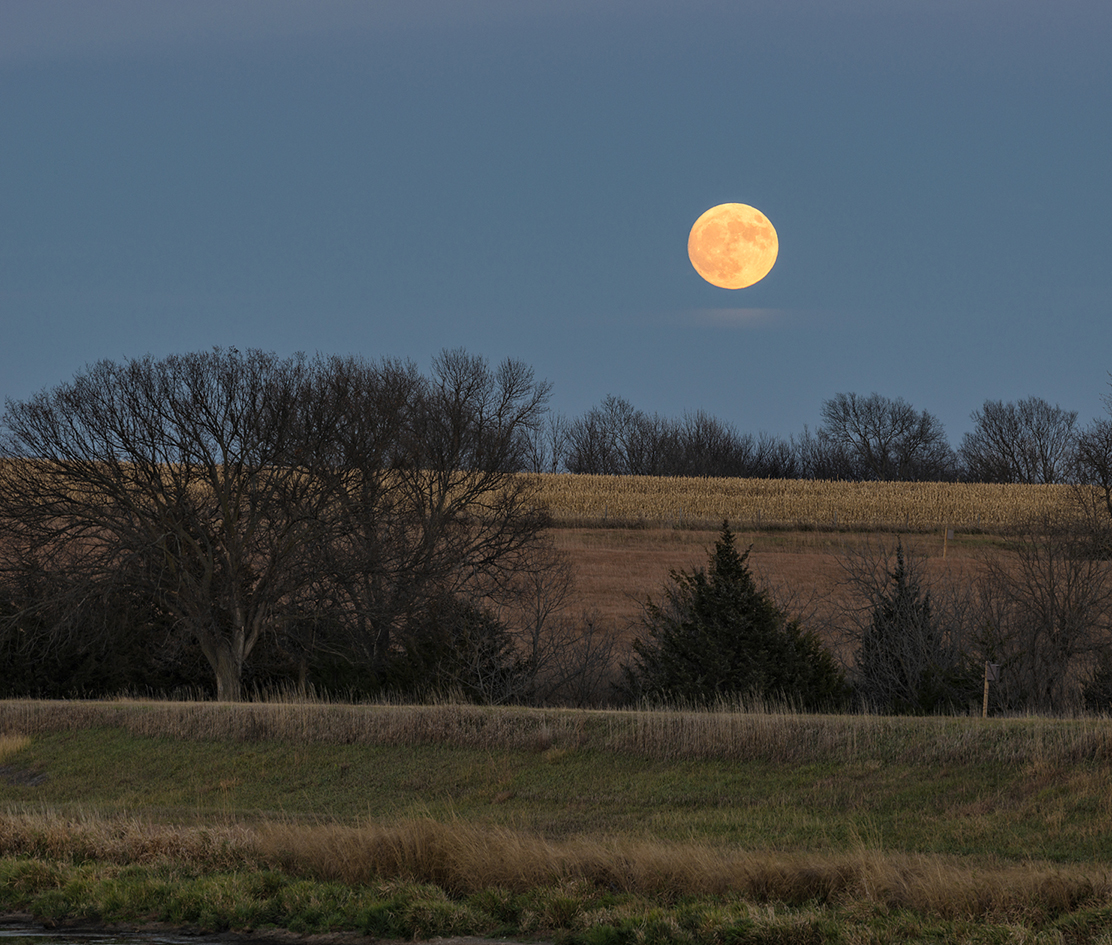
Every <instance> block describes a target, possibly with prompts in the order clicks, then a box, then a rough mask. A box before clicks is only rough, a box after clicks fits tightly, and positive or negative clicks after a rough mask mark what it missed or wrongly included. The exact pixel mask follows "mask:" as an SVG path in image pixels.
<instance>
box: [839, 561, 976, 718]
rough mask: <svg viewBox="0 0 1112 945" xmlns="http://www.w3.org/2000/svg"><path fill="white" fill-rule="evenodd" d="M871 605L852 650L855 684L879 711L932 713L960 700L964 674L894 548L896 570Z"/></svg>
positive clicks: (957, 656) (958, 657)
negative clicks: (856, 648)
mask: <svg viewBox="0 0 1112 945" xmlns="http://www.w3.org/2000/svg"><path fill="white" fill-rule="evenodd" d="M888 578H889V580H888V583H887V585H886V587H885V590H884V592H883V593H882V594H881V595H880V596H879V597H878V598H877V600H876V601H875V602H874V604H873V613H872V619H871V621H870V623H869V626H868V628H867V630H866V631H865V634H864V635H863V636H862V638H861V644H860V647H859V648H858V651H857V653H856V655H855V659H854V665H855V677H856V680H855V681H856V688H857V691H858V694H859V695H860V696H861V698H862V701H863V702H864V703H865V704H866V705H867V706H868V707H869V708H872V709H875V710H876V711H880V712H911V713H928V712H937V711H939V710H941V709H944V708H949V707H952V705H954V704H955V703H956V702H958V701H960V699H961V697H962V695H963V694H964V692H965V690H967V689H968V688H969V687H968V680H967V679H966V678H965V676H966V675H968V673H967V672H966V671H965V667H964V666H962V665H959V664H960V663H961V662H962V661H963V657H962V656H961V655H960V654H956V653H952V652H950V650H951V647H950V646H949V644H948V640H947V634H946V631H945V627H944V626H943V625H942V622H941V621H939V620H938V619H937V618H936V616H935V614H934V613H933V612H932V608H931V595H930V591H925V592H924V591H923V589H922V588H921V587H920V584H919V581H918V579H917V577H916V575H915V573H914V570H913V569H912V568H911V567H910V566H909V565H908V563H907V562H906V561H905V560H904V553H903V546H902V545H898V546H897V547H896V569H895V570H894V571H890V572H889V574H888Z"/></svg>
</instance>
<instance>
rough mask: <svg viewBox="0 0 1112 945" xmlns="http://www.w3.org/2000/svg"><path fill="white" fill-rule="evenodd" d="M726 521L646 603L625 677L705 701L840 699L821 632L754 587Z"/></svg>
mask: <svg viewBox="0 0 1112 945" xmlns="http://www.w3.org/2000/svg"><path fill="white" fill-rule="evenodd" d="M748 558H749V552H748V551H745V552H744V553H739V552H738V550H737V548H736V546H735V543H734V535H733V533H732V532H731V531H730V528H729V525H728V523H725V522H724V523H723V525H722V531H721V533H720V535H719V538H718V540H717V542H715V546H714V552H713V553H712V554H711V555H710V560H709V562H708V567H707V568H705V569H704V568H697V569H695V570H693V571H691V572H685V571H673V572H672V573H671V581H670V583H669V585H668V586H666V588H665V591H664V599H663V601H662V602H661V603H656V602H654V601H652V600H651V599H650V600H649V601H648V602H647V603H646V605H645V614H644V617H643V620H642V622H643V628H644V630H645V631H646V633H645V635H644V636H643V637H641V638H639V639H637V640H635V641H634V644H633V649H634V656H635V658H634V663H633V665H632V666H627V667H625V685H626V689H627V691H628V692H629V694H630V695H632V696H634V697H637V698H644V699H649V700H657V701H661V702H670V703H677V702H678V703H686V704H707V703H711V702H714V701H716V700H719V699H736V698H738V697H747V696H753V697H763V698H770V699H775V700H779V699H783V700H786V701H789V702H791V703H793V704H795V705H798V706H799V707H801V708H818V707H824V706H829V705H833V704H834V703H836V702H838V701H839V700H840V698H841V697H842V695H843V692H844V682H843V678H842V674H841V671H840V670H839V669H838V667H837V665H836V664H835V662H834V659H833V657H832V656H831V655H830V653H829V652H828V651H827V650H826V649H825V648H824V647H823V646H822V644H821V642H820V641H819V640H818V638H817V637H816V636H815V635H814V634H812V633H808V632H805V631H804V630H803V629H802V628H801V627H800V625H799V623H798V622H797V621H794V620H790V619H789V618H788V617H787V615H786V614H785V613H784V612H783V611H781V610H780V609H779V608H778V607H777V606H776V604H775V603H774V602H773V601H772V599H771V598H770V597H769V595H768V593H767V592H766V591H763V590H761V589H760V588H758V587H757V584H756V582H755V581H754V579H753V575H752V573H751V572H750V570H749V565H748Z"/></svg>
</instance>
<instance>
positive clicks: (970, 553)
mask: <svg viewBox="0 0 1112 945" xmlns="http://www.w3.org/2000/svg"><path fill="white" fill-rule="evenodd" d="M735 536H736V539H737V545H738V547H739V548H741V549H744V548H748V547H751V549H752V550H751V552H750V557H749V562H750V564H751V566H752V569H753V573H754V574H755V575H756V576H757V578H758V580H759V581H760V582H761V583H762V584H763V585H765V586H767V587H770V588H772V589H774V591H775V592H776V595H777V597H778V598H779V599H781V600H790V601H792V602H793V603H794V604H795V605H796V606H797V608H798V609H801V610H803V611H807V610H808V609H809V608H812V607H813V608H816V609H817V610H818V612H820V613H823V612H827V611H828V610H829V609H830V608H832V607H833V606H835V605H836V603H837V601H838V600H839V598H840V595H841V593H842V590H841V582H842V578H843V572H842V568H841V565H840V564H839V557H840V555H841V553H842V552H843V551H844V550H845V549H846V548H849V547H855V546H859V545H861V544H862V543H865V542H871V543H874V544H884V545H886V546H888V547H893V546H894V545H895V543H896V540H897V538H900V540H902V541H903V544H904V547H905V548H908V549H909V550H910V551H911V552H913V553H914V554H915V555H917V556H918V557H920V558H922V559H924V561H925V565H926V570H927V572H928V573H929V574H942V573H945V572H951V573H952V572H954V571H957V570H960V569H973V568H975V567H976V566H977V564H978V561H979V559H980V557H981V556H982V555H983V554H984V553H985V551H986V550H990V549H991V548H992V547H993V544H994V543H995V542H994V540H993V539H991V538H988V537H986V536H968V535H965V536H963V535H960V534H958V535H956V536H955V538H954V539H953V540H949V539H944V537H943V535H942V533H941V532H940V533H939V534H937V535H922V534H916V535H910V536H908V535H903V536H897V535H896V534H875V533H852V532H812V531H801V532H789V531H738V532H736V533H735ZM553 537H554V540H555V544H556V547H557V548H558V549H560V550H561V551H563V552H565V553H566V554H567V555H568V557H569V559H570V561H571V564H572V568H573V570H574V573H575V580H576V583H575V602H574V607H575V608H576V609H580V610H589V611H595V612H597V613H598V614H599V615H600V616H601V617H602V618H603V619H604V620H605V621H607V622H608V623H611V624H612V625H613V626H615V627H616V628H617V629H618V630H619V631H627V630H628V628H629V626H630V625H631V624H632V623H633V622H635V621H636V619H637V617H638V615H639V614H640V612H641V607H642V604H643V603H644V601H645V598H646V597H647V596H649V595H652V596H653V597H654V598H659V597H660V591H661V588H662V586H663V584H664V583H665V582H666V581H667V580H668V575H669V572H671V571H672V570H680V569H684V570H690V569H691V568H693V567H697V566H702V565H705V564H706V562H707V554H708V551H710V550H712V549H713V547H714V542H715V539H716V538H717V530H712V529H672V528H597V527H595V528H557V529H555V530H554V531H553Z"/></svg>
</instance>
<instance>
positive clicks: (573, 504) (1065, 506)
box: [538, 474, 1076, 532]
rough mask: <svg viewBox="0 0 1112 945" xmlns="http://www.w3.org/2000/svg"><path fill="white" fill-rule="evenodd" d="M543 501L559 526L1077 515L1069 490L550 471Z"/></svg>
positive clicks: (966, 524)
mask: <svg viewBox="0 0 1112 945" xmlns="http://www.w3.org/2000/svg"><path fill="white" fill-rule="evenodd" d="M538 478H539V480H540V503H541V504H542V505H543V506H544V507H545V508H547V509H548V511H549V513H550V514H551V515H552V517H553V519H554V520H555V521H556V523H557V524H604V523H606V522H613V523H615V524H623V523H643V524H646V525H653V524H658V525H661V526H665V527H667V526H672V527H680V526H683V525H698V524H702V523H706V524H711V525H713V524H718V523H721V522H722V521H723V520H724V519H728V520H729V521H730V522H731V523H733V524H735V525H744V526H748V527H763V528H839V529H855V528H856V529H897V530H898V529H903V530H907V531H924V532H925V531H932V530H934V529H937V528H940V527H946V528H959V529H961V530H963V531H999V530H1008V529H1011V528H1020V527H1022V526H1024V525H1025V524H1027V523H1030V522H1032V521H1039V520H1045V519H1047V518H1059V517H1060V516H1072V515H1073V514H1075V513H1074V506H1075V498H1076V496H1075V492H1074V489H1073V487H1072V486H1068V485H1017V484H1008V485H1002V484H996V483H954V482H832V481H822V480H805V479H702V478H693V477H685V478H681V477H677V478H660V477H655V476H588V475H570V474H549V475H542V476H540V477H538Z"/></svg>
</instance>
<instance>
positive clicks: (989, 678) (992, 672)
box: [981, 660, 1000, 719]
mask: <svg viewBox="0 0 1112 945" xmlns="http://www.w3.org/2000/svg"><path fill="white" fill-rule="evenodd" d="M999 678H1000V664H999V663H990V662H989V661H988V660H985V698H984V701H983V702H982V703H981V718H982V719H987V718H988V684H989V683H990V682H996V680H998V679H999Z"/></svg>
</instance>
